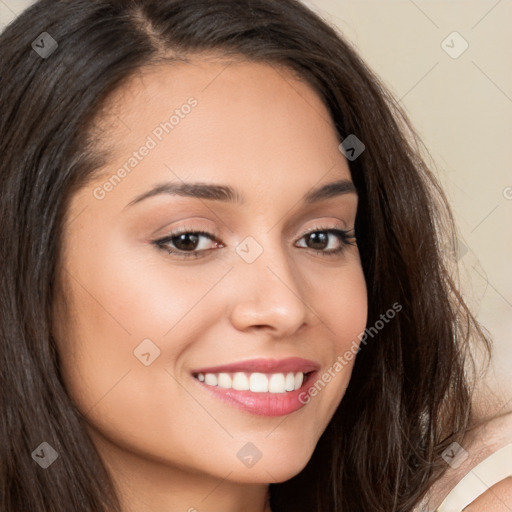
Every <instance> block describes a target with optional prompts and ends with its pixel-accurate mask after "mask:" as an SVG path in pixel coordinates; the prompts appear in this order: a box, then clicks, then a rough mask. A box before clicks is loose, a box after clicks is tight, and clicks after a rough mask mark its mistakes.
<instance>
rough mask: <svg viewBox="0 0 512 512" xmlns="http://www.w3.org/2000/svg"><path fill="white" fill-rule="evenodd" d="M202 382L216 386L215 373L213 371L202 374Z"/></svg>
mask: <svg viewBox="0 0 512 512" xmlns="http://www.w3.org/2000/svg"><path fill="white" fill-rule="evenodd" d="M204 382H205V383H206V384H209V385H210V386H216V385H217V375H215V374H213V373H207V374H206V375H205V376H204Z"/></svg>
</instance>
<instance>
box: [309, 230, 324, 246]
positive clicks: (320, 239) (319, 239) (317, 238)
mask: <svg viewBox="0 0 512 512" xmlns="http://www.w3.org/2000/svg"><path fill="white" fill-rule="evenodd" d="M309 240H310V241H311V240H313V244H320V246H321V247H316V246H314V247H312V249H325V246H326V245H327V243H328V235H327V234H326V233H322V232H318V233H311V235H309Z"/></svg>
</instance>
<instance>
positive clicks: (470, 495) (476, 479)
mask: <svg viewBox="0 0 512 512" xmlns="http://www.w3.org/2000/svg"><path fill="white" fill-rule="evenodd" d="M509 476H512V443H510V444H507V445H506V446H504V447H503V448H500V449H499V450H496V451H495V452H494V453H492V454H491V455H489V457H487V458H486V459H484V460H483V461H482V462H480V464H478V465H477V466H475V467H474V468H473V469H472V470H471V471H470V472H469V473H468V474H467V475H466V476H465V477H464V478H463V479H462V480H461V481H460V482H459V483H458V484H457V485H456V486H455V487H454V488H453V489H452V490H451V491H450V493H449V494H448V496H447V497H446V498H445V499H444V501H443V503H441V505H440V506H439V508H438V509H437V510H436V512H462V510H464V508H466V507H467V506H468V505H469V504H470V503H471V502H473V501H474V500H475V499H476V498H478V496H480V495H481V494H483V493H484V492H485V491H487V490H488V489H489V487H492V486H493V485H494V484H497V483H498V482H500V481H501V480H503V479H504V478H507V477H509Z"/></svg>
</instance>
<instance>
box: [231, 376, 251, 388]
mask: <svg viewBox="0 0 512 512" xmlns="http://www.w3.org/2000/svg"><path fill="white" fill-rule="evenodd" d="M231 387H232V388H233V389H236V390H237V391H247V390H249V389H250V387H249V379H248V377H247V375H245V373H243V372H237V373H235V375H234V377H233V382H232V384H231Z"/></svg>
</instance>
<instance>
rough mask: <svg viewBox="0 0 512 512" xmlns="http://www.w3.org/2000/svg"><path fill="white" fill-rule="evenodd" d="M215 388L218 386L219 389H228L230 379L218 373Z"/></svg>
mask: <svg viewBox="0 0 512 512" xmlns="http://www.w3.org/2000/svg"><path fill="white" fill-rule="evenodd" d="M217 386H219V387H220V388H230V387H231V377H230V376H229V375H228V374H227V373H219V377H218V379H217Z"/></svg>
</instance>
